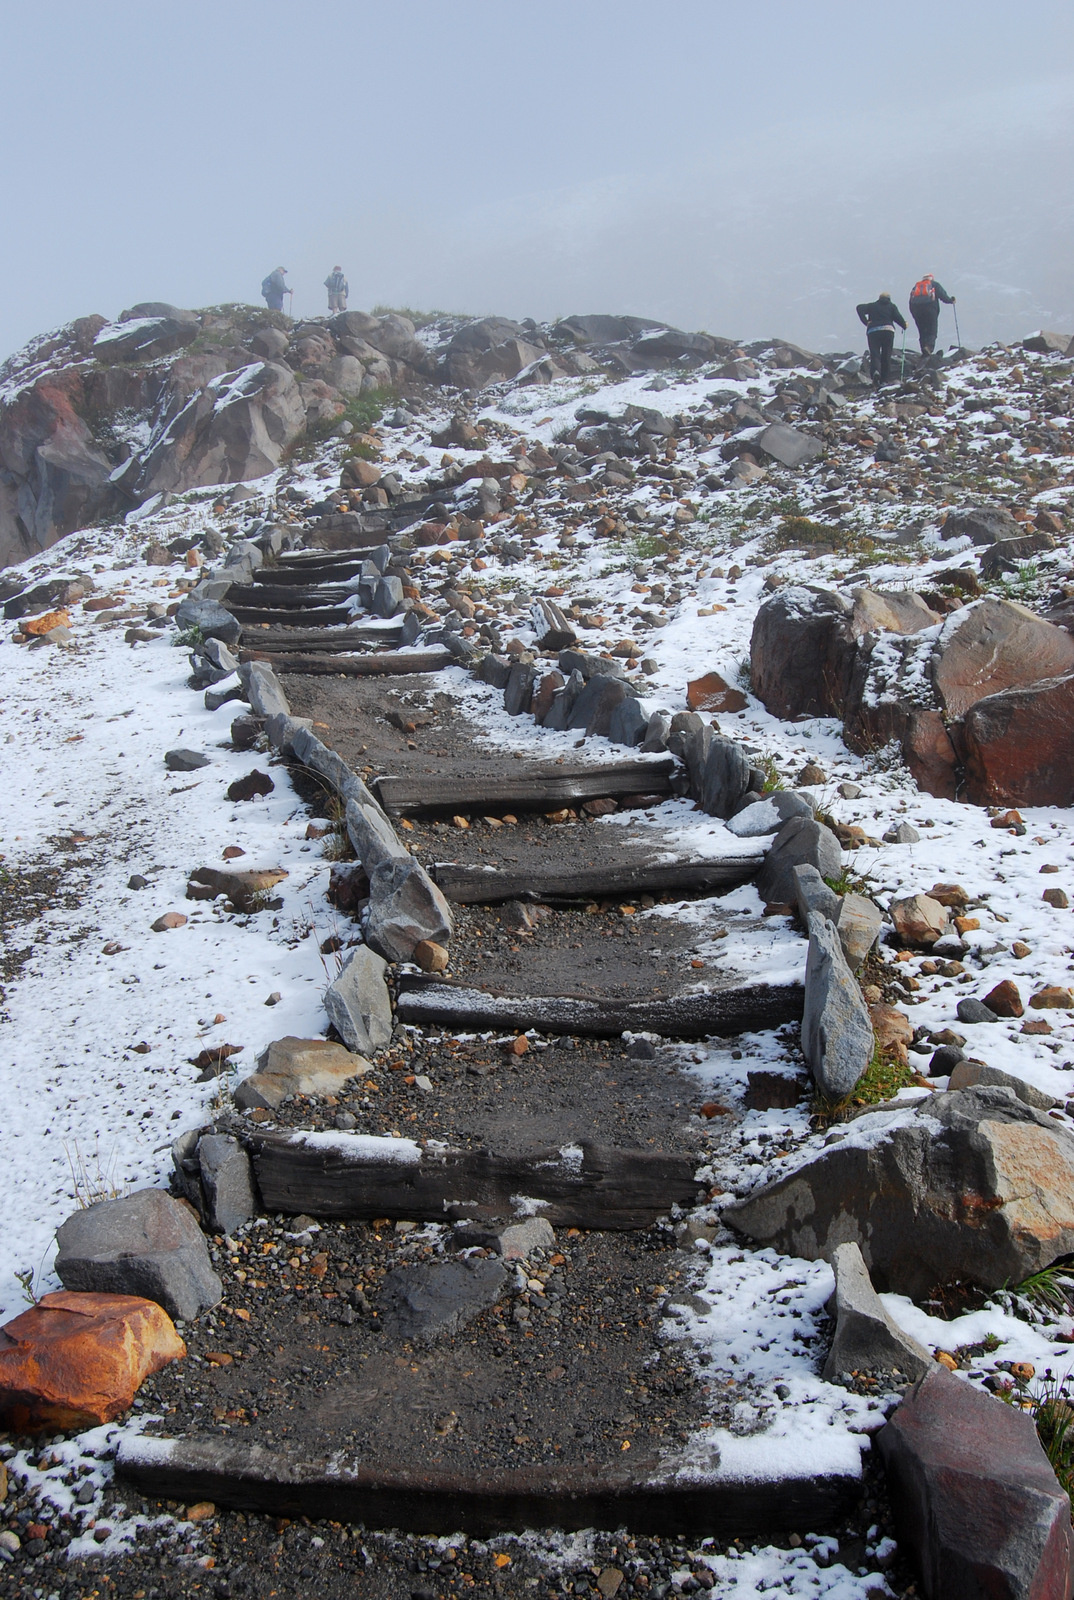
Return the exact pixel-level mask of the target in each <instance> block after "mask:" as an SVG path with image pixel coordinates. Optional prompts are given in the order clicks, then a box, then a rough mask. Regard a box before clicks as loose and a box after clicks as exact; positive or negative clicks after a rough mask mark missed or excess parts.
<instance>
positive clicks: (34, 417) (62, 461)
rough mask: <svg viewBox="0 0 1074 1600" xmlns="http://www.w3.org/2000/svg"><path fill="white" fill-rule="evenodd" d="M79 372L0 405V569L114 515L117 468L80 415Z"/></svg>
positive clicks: (52, 377)
mask: <svg viewBox="0 0 1074 1600" xmlns="http://www.w3.org/2000/svg"><path fill="white" fill-rule="evenodd" d="M84 403H85V401H84V392H83V386H82V383H81V380H80V378H79V375H78V373H77V372H64V371H61V372H54V373H47V374H46V375H45V376H44V377H42V378H39V379H38V380H37V382H36V383H33V384H30V385H28V386H27V387H25V388H22V389H18V390H17V391H16V393H15V394H14V396H13V398H12V399H10V400H8V401H7V402H6V403H4V404H3V405H0V469H3V470H2V471H0V565H7V564H8V563H10V562H16V561H22V560H24V559H25V558H26V557H27V556H30V555H35V554H37V552H38V551H40V550H45V549H47V548H48V546H49V545H52V544H55V542H56V540H57V539H60V538H62V537H63V535H64V534H67V533H72V532H73V531H74V530H75V529H76V528H82V527H85V526H86V524H87V523H89V522H92V521H93V520H94V519H95V518H97V517H101V516H106V515H108V514H110V513H111V512H113V511H115V510H116V509H117V508H118V507H119V505H120V504H121V503H122V501H123V497H122V496H121V495H120V493H119V491H118V490H117V489H116V487H115V484H114V483H113V482H112V471H113V463H112V462H111V461H110V460H109V458H108V456H107V454H106V453H105V451H104V450H102V449H101V448H100V447H99V446H98V444H97V443H96V441H95V439H94V437H93V434H92V432H91V430H90V428H89V427H88V425H87V424H86V422H85V421H84V420H83V418H82V416H81V415H80V414H79V410H78V407H79V406H81V405H83V404H84Z"/></svg>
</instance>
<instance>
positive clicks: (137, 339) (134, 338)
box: [93, 306, 201, 361]
mask: <svg viewBox="0 0 1074 1600" xmlns="http://www.w3.org/2000/svg"><path fill="white" fill-rule="evenodd" d="M137 309H138V308H137V307H135V308H134V312H136V311H137ZM124 318H125V319H126V320H124V319H121V320H120V321H119V322H117V323H113V324H111V325H110V326H108V327H104V328H102V329H101V331H100V333H99V334H98V335H97V337H96V339H95V340H94V341H93V354H94V355H95V356H96V358H97V360H98V361H156V360H158V359H159V358H160V357H161V356H168V355H172V354H173V353H174V352H175V351H176V350H181V349H182V348H183V346H184V345H187V344H193V342H194V340H195V339H196V338H197V336H198V333H199V330H200V326H201V324H200V320H199V318H198V315H197V313H196V312H194V311H180V310H177V308H176V307H175V306H168V307H167V308H165V309H164V310H163V311H162V312H160V313H158V312H156V311H155V310H154V311H153V312H152V313H151V314H146V315H142V316H138V315H135V314H134V313H133V312H132V313H131V314H129V315H128V314H127V313H124Z"/></svg>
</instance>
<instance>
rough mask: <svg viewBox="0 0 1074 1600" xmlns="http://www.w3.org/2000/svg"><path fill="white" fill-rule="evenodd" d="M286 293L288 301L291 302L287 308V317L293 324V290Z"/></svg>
mask: <svg viewBox="0 0 1074 1600" xmlns="http://www.w3.org/2000/svg"><path fill="white" fill-rule="evenodd" d="M287 293H288V296H289V297H290V301H291V304H290V307H289V308H288V312H287V315H288V316H289V317H290V318H291V321H292V322H293V321H294V320H295V291H294V290H293V289H288V291H287Z"/></svg>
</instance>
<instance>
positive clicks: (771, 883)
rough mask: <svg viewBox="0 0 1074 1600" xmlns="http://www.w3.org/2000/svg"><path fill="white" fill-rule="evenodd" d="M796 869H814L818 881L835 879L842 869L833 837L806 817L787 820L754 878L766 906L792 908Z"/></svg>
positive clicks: (841, 858)
mask: <svg viewBox="0 0 1074 1600" xmlns="http://www.w3.org/2000/svg"><path fill="white" fill-rule="evenodd" d="M799 866H808V867H816V869H817V871H818V872H819V873H820V875H821V877H822V878H837V877H838V876H839V874H840V872H841V871H842V869H843V853H842V851H841V850H840V848H839V840H838V839H837V838H836V837H835V834H834V833H833V832H832V831H831V829H830V828H826V827H825V826H824V824H823V823H822V822H815V821H812V820H811V819H810V818H808V817H791V819H790V820H789V821H788V822H785V823H784V824H783V826H782V828H781V829H780V830H779V832H778V833H777V834H776V837H775V838H774V839H773V841H772V844H771V847H770V849H769V851H768V854H767V856H766V857H765V862H764V866H763V867H762V868H761V871H760V873H759V874H758V878H757V892H758V894H759V895H760V896H761V899H762V900H764V901H765V902H766V903H768V904H776V905H792V904H793V903H794V900H795V894H796V886H795V880H794V869H795V867H799Z"/></svg>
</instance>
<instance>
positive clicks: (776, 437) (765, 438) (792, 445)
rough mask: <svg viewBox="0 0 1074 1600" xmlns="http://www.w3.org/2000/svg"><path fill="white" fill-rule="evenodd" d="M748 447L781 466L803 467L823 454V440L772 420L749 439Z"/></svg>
mask: <svg viewBox="0 0 1074 1600" xmlns="http://www.w3.org/2000/svg"><path fill="white" fill-rule="evenodd" d="M750 449H751V451H756V450H760V451H761V453H762V454H763V455H766V456H769V457H770V458H771V459H772V460H773V461H778V462H779V464H780V466H781V467H804V466H806V465H807V464H808V463H809V462H810V461H815V460H816V459H817V457H818V456H820V455H823V454H824V441H823V440H822V439H817V438H815V437H814V435H813V434H811V433H802V432H801V431H800V430H799V429H798V428H792V427H789V426H788V424H787V423H785V422H772V423H770V424H769V425H768V427H767V428H765V430H764V432H763V433H759V434H758V435H757V437H756V438H755V439H752V440H751V441H750Z"/></svg>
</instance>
